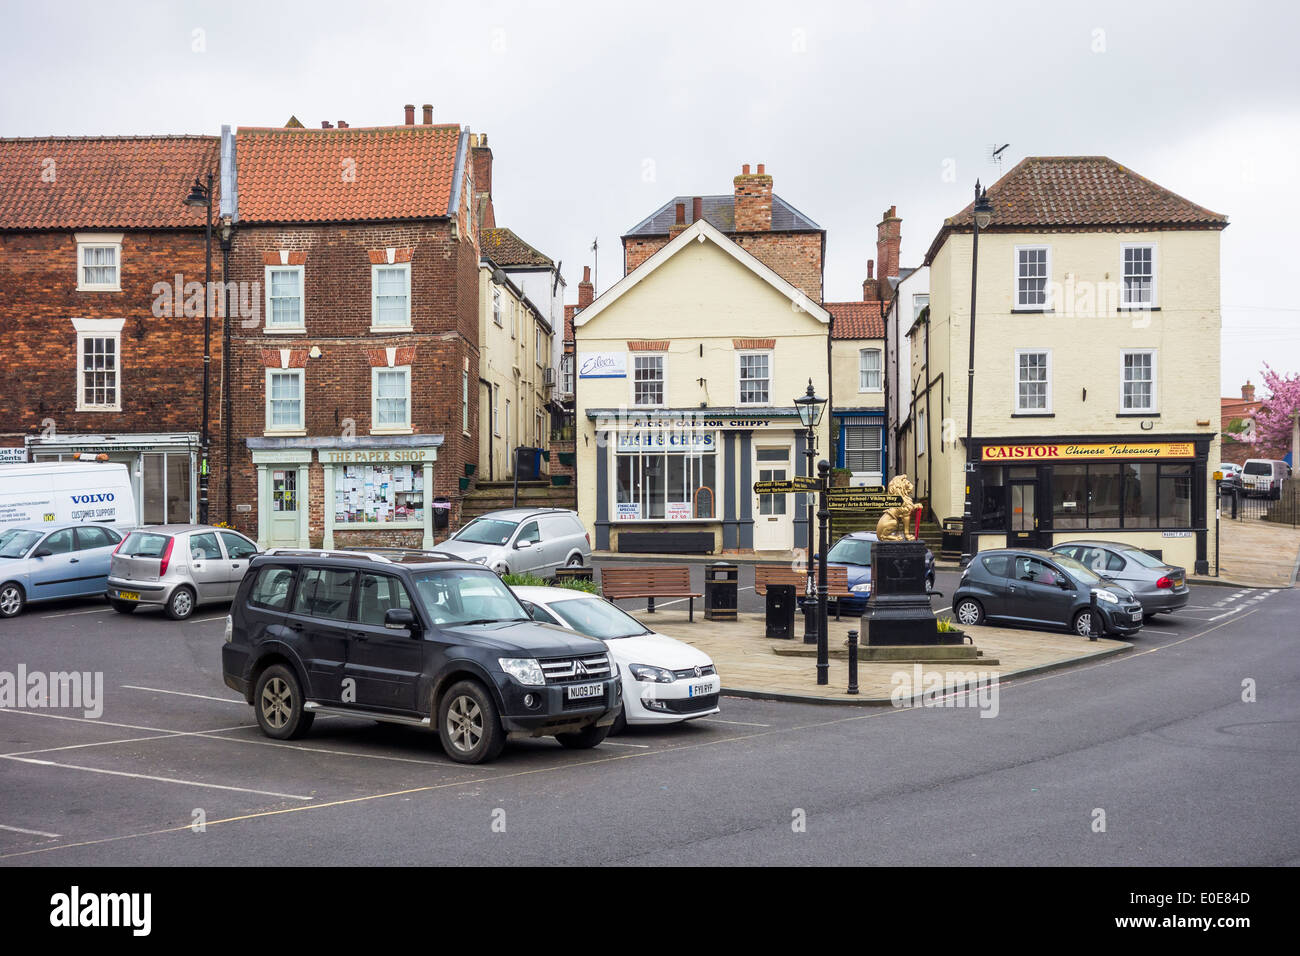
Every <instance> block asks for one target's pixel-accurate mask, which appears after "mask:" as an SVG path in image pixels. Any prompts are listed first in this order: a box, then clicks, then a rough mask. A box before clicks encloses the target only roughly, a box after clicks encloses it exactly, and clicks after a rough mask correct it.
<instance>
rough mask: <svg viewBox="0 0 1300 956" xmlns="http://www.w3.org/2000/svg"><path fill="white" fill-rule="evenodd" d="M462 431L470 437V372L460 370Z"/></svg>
mask: <svg viewBox="0 0 1300 956" xmlns="http://www.w3.org/2000/svg"><path fill="white" fill-rule="evenodd" d="M460 430H461V434H463V435H465V436H466V437H468V436H469V371H468V370H467V369H461V370H460Z"/></svg>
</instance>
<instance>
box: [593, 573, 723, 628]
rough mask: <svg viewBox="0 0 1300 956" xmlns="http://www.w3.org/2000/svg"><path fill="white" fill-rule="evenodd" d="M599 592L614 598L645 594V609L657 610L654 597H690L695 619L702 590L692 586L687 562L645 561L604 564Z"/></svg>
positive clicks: (639, 596)
mask: <svg viewBox="0 0 1300 956" xmlns="http://www.w3.org/2000/svg"><path fill="white" fill-rule="evenodd" d="M600 593H601V594H603V595H604V596H605V597H606V598H608V599H609V600H611V601H618V600H621V599H623V598H645V599H646V613H647V614H653V613H654V612H655V598H666V597H674V598H690V601H691V603H690V607H689V615H690V620H691V621H694V620H695V599H696V598H697V597H703V595H702V594H700V593H698V592H696V591H692V590H691V569H690V568H689V567H687V566H686V565H669V564H657V565H645V566H642V567H636V568H601V569H600Z"/></svg>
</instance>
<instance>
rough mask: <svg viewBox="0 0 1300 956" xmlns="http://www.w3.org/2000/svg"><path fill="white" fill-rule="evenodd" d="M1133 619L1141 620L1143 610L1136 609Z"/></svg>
mask: <svg viewBox="0 0 1300 956" xmlns="http://www.w3.org/2000/svg"><path fill="white" fill-rule="evenodd" d="M1133 620H1135V621H1140V620H1142V612H1141V611H1134V612H1133Z"/></svg>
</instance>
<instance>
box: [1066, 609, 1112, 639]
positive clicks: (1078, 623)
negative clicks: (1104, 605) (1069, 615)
mask: <svg viewBox="0 0 1300 956" xmlns="http://www.w3.org/2000/svg"><path fill="white" fill-rule="evenodd" d="M1072 626H1073V627H1074V633H1075V634H1078V635H1079V636H1080V637H1092V610H1091V609H1090V608H1084V609H1083V610H1082V611H1080V612H1079V613H1078V614H1076V615H1074V624H1073V625H1072ZM1103 634H1104V632H1103Z"/></svg>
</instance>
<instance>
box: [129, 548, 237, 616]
mask: <svg viewBox="0 0 1300 956" xmlns="http://www.w3.org/2000/svg"><path fill="white" fill-rule="evenodd" d="M255 554H257V545H255V544H254V543H253V542H252V541H249V540H248V539H247V538H245V537H244V536H243V535H242V534H240V533H239V532H238V531H231V530H230V529H229V528H214V527H211V526H210V525H202V524H164V525H157V526H154V527H148V528H137V529H136V530H134V531H132V532H131V533H130V534H128V535H127V536H126V539H125V540H124V541H123V542H122V544H121V545H119V546H118V548H117V550H116V551H114V552H113V559H112V562H111V563H110V565H109V569H108V591H107V592H106V595H107V597H108V603H109V604H111V605H112V606H113V610H115V611H117V612H118V613H120V614H130V613H131V612H133V611H134V610H135V609H136V608H138V607H142V606H144V607H162V608H163V609H164V610H165V611H166V612H167V616H168V617H170V618H171V619H172V620H174V621H181V620H184V619H185V618H187V617H189V616H190V615H191V614H193V613H194V609H195V608H196V607H198V606H199V605H200V604H210V603H214V602H218V601H229V600H231V599H232V598H233V597H234V596H235V590H236V589H237V588H238V587H239V582H240V581H241V580H243V577H244V572H245V571H247V570H248V562H249V559H251V558H252V557H253V555H255Z"/></svg>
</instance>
